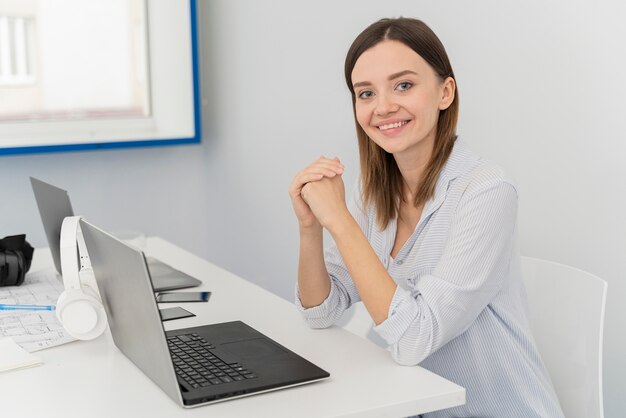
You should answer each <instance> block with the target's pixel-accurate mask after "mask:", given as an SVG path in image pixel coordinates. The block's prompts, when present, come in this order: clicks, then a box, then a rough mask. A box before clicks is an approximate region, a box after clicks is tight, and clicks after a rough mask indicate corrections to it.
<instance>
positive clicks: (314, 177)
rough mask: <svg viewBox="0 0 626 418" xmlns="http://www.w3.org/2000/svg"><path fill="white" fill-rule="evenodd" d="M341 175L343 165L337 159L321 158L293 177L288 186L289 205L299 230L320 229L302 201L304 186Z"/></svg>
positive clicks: (308, 208) (309, 209)
mask: <svg viewBox="0 0 626 418" xmlns="http://www.w3.org/2000/svg"><path fill="white" fill-rule="evenodd" d="M342 173H343V165H342V164H341V162H340V161H339V158H337V157H335V158H333V159H329V158H326V157H324V156H321V157H320V158H318V159H317V160H315V161H314V162H313V163H311V164H310V165H308V166H307V167H306V168H305V169H304V170H302V171H300V172H299V173H298V174H296V176H295V177H294V179H293V181H292V182H291V185H290V186H289V196H290V197H291V204H292V205H293V210H294V212H295V213H296V217H297V218H298V223H299V224H300V228H313V227H319V228H321V225H320V223H319V222H318V220H317V218H316V217H315V215H314V214H313V212H312V211H311V208H310V207H309V205H307V204H306V202H305V201H304V199H302V195H301V192H302V187H304V185H305V184H307V183H310V182H313V181H319V180H321V179H323V178H324V177H329V178H332V177H335V176H337V175H341V174H342Z"/></svg>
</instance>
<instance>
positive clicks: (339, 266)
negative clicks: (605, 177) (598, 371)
mask: <svg viewBox="0 0 626 418" xmlns="http://www.w3.org/2000/svg"><path fill="white" fill-rule="evenodd" d="M349 208H350V211H351V213H352V215H353V216H354V219H355V220H356V221H357V223H358V224H359V226H360V227H361V229H362V230H363V232H364V234H365V236H366V237H367V239H368V241H369V242H370V244H371V245H372V248H373V249H374V251H375V252H376V254H377V255H378V257H379V258H380V260H381V262H382V263H383V264H384V265H385V266H387V270H388V272H389V274H390V276H391V277H392V278H393V279H394V281H395V282H396V283H397V285H398V287H397V290H396V292H395V294H394V297H393V299H392V301H391V306H390V307H389V313H388V318H387V319H386V320H385V321H384V322H382V323H381V324H379V325H378V326H375V327H374V331H375V332H376V334H378V336H380V337H382V339H384V341H385V342H386V343H387V344H388V350H389V351H390V353H391V356H392V358H393V359H394V360H395V361H396V362H397V363H399V364H402V365H416V364H419V365H420V366H422V367H424V368H426V369H428V370H431V371H433V372H434V373H437V374H438V375H440V376H443V377H445V378H447V379H448V380H451V381H453V382H455V383H457V384H459V385H461V386H463V387H465V388H466V391H467V392H466V393H467V402H466V404H465V405H463V406H460V407H456V408H450V409H446V410H443V411H439V412H434V413H431V414H426V415H424V416H425V417H498V418H502V417H520V418H521V417H523V418H531V417H542V418H546V417H562V416H563V413H562V412H561V409H560V406H559V403H558V400H557V397H556V394H555V393H554V390H553V388H552V384H551V382H550V378H549V376H548V373H547V371H546V369H545V367H544V365H543V363H542V361H541V358H540V356H539V353H538V352H537V349H536V347H535V343H534V340H533V338H532V335H531V333H530V326H529V321H528V312H527V304H526V292H525V289H524V285H523V282H522V276H521V267H520V255H519V248H518V245H517V227H516V222H517V221H516V218H517V191H516V189H515V186H514V185H513V183H512V181H511V180H510V179H509V178H508V177H506V175H505V174H504V173H503V171H502V170H501V169H500V168H499V167H497V166H495V165H493V164H491V163H489V162H488V161H486V160H484V159H482V158H480V157H479V156H477V155H476V154H474V153H473V152H472V151H471V150H470V149H469V148H468V147H467V145H466V144H465V143H464V142H463V141H462V140H460V139H458V140H457V141H456V144H455V146H454V149H453V151H452V153H451V155H450V157H449V159H448V161H447V163H446V165H445V166H444V168H443V170H442V172H441V174H440V176H439V179H438V181H437V184H436V187H435V195H434V197H433V198H432V199H431V200H429V201H428V202H427V203H426V206H425V207H424V210H423V212H422V216H421V219H420V221H419V222H418V224H417V226H416V228H415V231H413V234H412V235H411V237H410V238H409V239H408V240H407V242H406V243H405V244H404V246H403V247H402V249H401V250H400V252H399V253H398V254H397V256H396V259H395V260H393V261H390V258H391V257H390V253H391V249H392V247H393V244H394V240H395V233H396V220H392V221H391V222H390V223H389V225H388V226H387V228H386V229H384V230H380V229H379V228H378V227H377V226H376V223H375V219H376V214H375V210H374V208H373V207H371V208H364V207H363V204H362V199H361V193H360V190H359V188H355V192H354V193H353V195H352V198H351V201H350V203H349ZM325 260H326V267H327V269H328V273H329V275H330V279H331V291H330V294H329V295H328V298H327V299H326V300H325V301H324V302H323V303H322V304H321V305H319V306H316V307H313V308H309V309H304V308H303V307H302V304H301V303H300V300H299V296H298V291H297V289H296V305H297V306H298V307H299V309H300V310H301V311H302V314H303V316H304V318H305V319H306V321H307V322H308V323H309V325H310V326H311V327H314V328H325V327H328V326H331V325H332V324H334V323H335V322H336V321H337V320H338V319H339V318H340V317H341V315H342V314H343V312H344V311H345V310H346V309H347V308H349V307H350V305H351V304H353V303H355V302H358V301H360V300H361V299H360V297H359V294H358V292H357V290H356V287H355V285H354V283H353V282H352V279H351V277H350V274H349V273H348V270H347V269H346V266H345V264H344V262H343V260H342V258H341V255H340V254H339V251H338V249H337V247H336V246H335V245H334V244H333V245H331V246H330V247H328V248H327V249H326V251H325Z"/></svg>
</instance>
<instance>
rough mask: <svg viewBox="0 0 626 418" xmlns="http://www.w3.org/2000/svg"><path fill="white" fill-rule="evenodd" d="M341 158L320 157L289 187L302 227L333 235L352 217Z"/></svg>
mask: <svg viewBox="0 0 626 418" xmlns="http://www.w3.org/2000/svg"><path fill="white" fill-rule="evenodd" d="M343 169H344V167H343V165H342V164H341V162H340V161H339V159H338V158H336V157H335V158H334V159H329V158H326V157H323V156H322V157H320V158H318V159H317V160H316V161H314V162H313V163H312V164H310V165H309V166H307V167H306V168H305V169H304V170H302V171H300V172H299V173H298V174H296V176H295V177H294V179H293V181H292V182H291V185H290V186H289V196H290V197H291V202H292V205H293V208H294V211H295V213H296V217H297V218H298V222H299V223H300V227H301V228H315V227H324V228H326V229H327V230H329V231H330V232H331V233H332V230H333V228H334V227H335V226H338V225H339V224H340V223H341V221H342V219H345V217H346V216H350V213H349V211H348V208H347V206H346V198H345V188H344V184H343V180H342V178H341V175H342V174H343Z"/></svg>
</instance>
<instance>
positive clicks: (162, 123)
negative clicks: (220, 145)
mask: <svg viewBox="0 0 626 418" xmlns="http://www.w3.org/2000/svg"><path fill="white" fill-rule="evenodd" d="M195 48H196V34H195V1H193V0H192V1H189V2H188V1H178V0H177V1H170V0H107V1H106V2H103V1H101V0H54V1H49V0H21V1H19V2H11V1H8V2H6V1H5V2H3V1H0V154H14V153H28V152H43V151H59V150H72V149H89V148H104V147H123V146H136V145H158V144H171V143H189V142H199V140H200V126H199V125H200V120H199V98H198V89H199V86H198V78H199V77H198V74H197V61H198V59H197V55H196V50H195Z"/></svg>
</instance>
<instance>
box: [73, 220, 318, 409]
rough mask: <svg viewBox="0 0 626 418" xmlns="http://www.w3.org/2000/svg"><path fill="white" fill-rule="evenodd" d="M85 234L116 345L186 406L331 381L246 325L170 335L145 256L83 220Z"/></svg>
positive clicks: (216, 326) (238, 323)
mask: <svg viewBox="0 0 626 418" xmlns="http://www.w3.org/2000/svg"><path fill="white" fill-rule="evenodd" d="M80 226H81V229H82V233H83V237H84V239H85V244H86V246H87V252H88V253H89V258H90V260H91V266H92V269H93V272H94V275H95V277H96V282H97V283H98V289H99V290H100V295H102V302H103V304H104V309H105V311H106V313H107V318H108V321H109V327H110V329H111V334H112V335H113V341H114V342H115V345H116V346H117V347H118V348H119V349H120V350H121V351H122V353H124V355H125V356H126V357H128V358H129V359H130V360H131V361H132V362H133V363H134V364H135V365H136V366H137V367H138V368H139V369H141V371H142V372H143V373H144V374H146V376H148V377H149V378H150V379H152V381H153V382H154V383H156V384H157V385H158V386H159V387H160V388H161V389H162V390H163V391H164V392H165V393H167V394H168V395H169V396H170V397H171V398H172V399H173V400H174V401H176V402H178V403H179V404H180V405H181V406H183V407H192V406H198V405H202V404H207V403H213V402H218V401H222V400H227V399H231V398H237V397H242V396H248V395H251V394H255V393H260V392H267V391H271V390H277V389H281V388H285V387H290V386H296V385H301V384H305V383H310V382H314V381H318V380H321V379H324V378H327V377H328V376H329V374H328V373H327V372H326V371H324V370H322V369H320V368H319V367H317V366H316V365H314V364H313V363H311V362H309V361H307V360H305V359H304V358H302V357H300V356H298V355H297V354H295V353H293V352H291V351H289V350H288V349H287V348H285V347H283V346H281V345H280V344H278V343H277V342H275V341H273V340H271V339H270V338H268V337H266V336H265V335H263V334H261V333H260V332H258V331H256V330H255V329H253V328H251V327H250V326H248V325H246V324H244V323H243V322H241V321H235V322H225V323H218V324H212V325H204V326H199V327H193V328H185V329H178V330H173V331H167V332H165V331H164V329H163V325H162V322H161V318H160V317H159V309H158V307H157V303H156V300H155V297H154V294H153V288H152V284H151V281H150V273H149V271H148V268H147V264H146V260H145V256H144V254H143V252H142V251H141V250H139V249H136V248H134V247H131V246H129V245H127V244H125V243H123V242H122V241H120V240H118V239H117V238H115V237H113V236H112V235H109V234H107V233H106V232H104V231H102V230H101V229H98V228H97V227H95V226H93V225H92V224H90V223H88V222H85V221H84V220H81V221H80Z"/></svg>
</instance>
